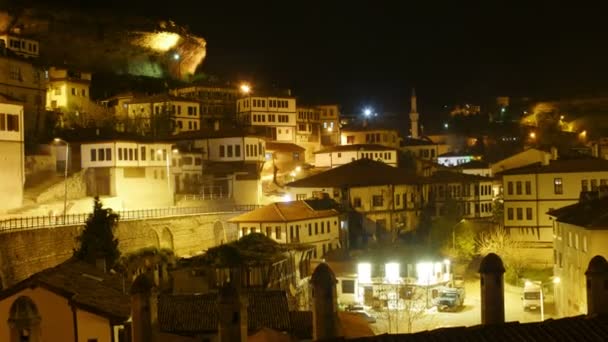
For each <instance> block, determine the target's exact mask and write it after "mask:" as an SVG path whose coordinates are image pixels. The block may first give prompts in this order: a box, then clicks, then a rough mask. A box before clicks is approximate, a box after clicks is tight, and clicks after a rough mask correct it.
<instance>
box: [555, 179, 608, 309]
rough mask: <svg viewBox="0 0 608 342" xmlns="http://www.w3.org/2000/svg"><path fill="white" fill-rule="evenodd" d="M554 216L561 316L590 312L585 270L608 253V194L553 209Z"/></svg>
mask: <svg viewBox="0 0 608 342" xmlns="http://www.w3.org/2000/svg"><path fill="white" fill-rule="evenodd" d="M549 214H550V216H552V217H553V221H552V222H553V275H554V277H555V279H559V280H560V281H559V283H558V284H557V285H556V286H555V287H554V291H555V292H554V294H555V306H556V311H557V314H558V315H559V316H560V317H565V316H577V315H584V314H586V313H587V292H586V290H585V289H587V282H586V277H585V274H584V272H585V270H586V269H587V266H588V265H589V261H591V259H592V258H593V257H594V256H596V255H601V256H603V257H604V258H607V257H608V198H606V197H605V193H602V191H600V192H599V196H598V198H596V199H589V200H584V201H580V202H578V203H575V204H572V205H569V206H566V207H563V208H560V209H556V210H554V211H551V212H550V213H549Z"/></svg>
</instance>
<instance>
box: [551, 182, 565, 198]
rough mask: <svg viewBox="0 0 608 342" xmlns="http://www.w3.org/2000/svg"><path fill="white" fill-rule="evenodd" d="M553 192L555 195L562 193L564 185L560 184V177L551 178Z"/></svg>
mask: <svg viewBox="0 0 608 342" xmlns="http://www.w3.org/2000/svg"><path fill="white" fill-rule="evenodd" d="M553 192H554V193H555V194H556V195H561V194H563V193H564V186H563V184H562V179H561V178H554V179H553Z"/></svg>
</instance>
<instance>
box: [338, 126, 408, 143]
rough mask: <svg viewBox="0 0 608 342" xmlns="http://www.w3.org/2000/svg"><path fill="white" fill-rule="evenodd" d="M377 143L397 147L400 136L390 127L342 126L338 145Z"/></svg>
mask: <svg viewBox="0 0 608 342" xmlns="http://www.w3.org/2000/svg"><path fill="white" fill-rule="evenodd" d="M361 144H377V145H383V146H388V147H392V148H399V146H400V145H401V136H400V135H399V131H397V130H396V129H391V128H376V127H370V126H365V125H364V126H362V127H348V128H342V130H341V131H340V145H361Z"/></svg>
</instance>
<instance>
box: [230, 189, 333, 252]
mask: <svg viewBox="0 0 608 342" xmlns="http://www.w3.org/2000/svg"><path fill="white" fill-rule="evenodd" d="M314 202H315V200H312V201H293V202H280V203H272V204H269V205H266V206H264V207H262V208H258V209H255V210H253V211H250V212H248V213H245V214H241V215H239V216H237V217H234V218H232V219H230V220H229V222H233V223H236V224H237V225H238V231H239V237H242V236H244V235H247V234H250V233H262V234H265V235H266V236H268V237H269V238H272V239H273V240H275V241H277V242H280V243H301V244H309V245H313V246H315V250H314V251H313V259H322V258H323V256H324V255H325V253H326V252H328V251H331V250H332V249H338V248H340V247H341V244H340V230H341V222H340V213H339V212H338V211H336V210H335V209H315V207H316V206H315V204H314Z"/></svg>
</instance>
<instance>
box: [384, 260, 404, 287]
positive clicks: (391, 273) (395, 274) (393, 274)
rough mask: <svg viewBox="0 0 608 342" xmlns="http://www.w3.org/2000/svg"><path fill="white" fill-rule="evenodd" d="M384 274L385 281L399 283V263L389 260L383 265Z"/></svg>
mask: <svg viewBox="0 0 608 342" xmlns="http://www.w3.org/2000/svg"><path fill="white" fill-rule="evenodd" d="M384 276H385V278H386V281H387V282H389V283H391V284H396V283H399V280H401V276H400V274H399V263H396V262H389V263H388V264H385V265H384Z"/></svg>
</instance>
